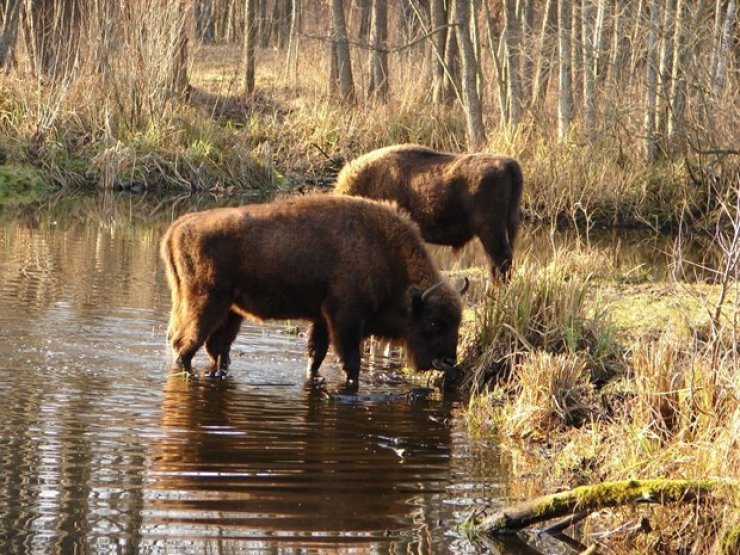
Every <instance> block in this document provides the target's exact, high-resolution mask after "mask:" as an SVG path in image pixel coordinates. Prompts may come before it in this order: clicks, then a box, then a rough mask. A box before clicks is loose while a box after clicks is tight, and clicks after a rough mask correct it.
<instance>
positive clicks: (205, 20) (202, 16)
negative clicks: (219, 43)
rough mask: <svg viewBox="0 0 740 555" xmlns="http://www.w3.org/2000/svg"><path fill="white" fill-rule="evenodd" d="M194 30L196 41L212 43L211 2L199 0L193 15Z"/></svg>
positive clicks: (209, 0)
mask: <svg viewBox="0 0 740 555" xmlns="http://www.w3.org/2000/svg"><path fill="white" fill-rule="evenodd" d="M195 19H196V20H195V28H196V33H197V37H198V40H201V41H203V42H213V1H212V0H200V2H198V5H197V13H196V15H195Z"/></svg>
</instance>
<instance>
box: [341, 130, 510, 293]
mask: <svg viewBox="0 0 740 555" xmlns="http://www.w3.org/2000/svg"><path fill="white" fill-rule="evenodd" d="M522 188H523V177H522V170H521V167H520V165H519V163H518V162H517V161H516V160H515V159H514V158H511V157H509V156H501V155H495V154H482V153H481V154H451V153H447V152H438V151H436V150H432V149H431V148H426V147H424V146H420V145H414V144H404V145H396V146H390V147H387V148H381V149H378V150H374V151H372V152H369V153H367V154H365V155H364V156H360V157H359V158H357V159H355V160H353V161H351V162H349V163H348V164H347V165H345V167H344V168H343V169H342V171H341V172H340V173H339V177H338V179H337V185H336V188H335V192H336V193H337V194H341V195H352V196H360V197H366V198H372V199H378V200H389V201H395V202H396V203H398V205H399V206H400V207H401V208H403V209H404V210H406V211H407V212H408V213H409V214H410V215H411V217H412V218H413V219H414V220H415V221H416V222H417V223H418V224H419V227H420V228H421V233H422V236H423V237H424V239H425V240H426V241H427V242H429V243H436V244H440V245H449V246H452V247H454V248H460V247H462V246H463V245H465V244H466V243H467V242H468V241H470V240H471V239H472V238H473V236H477V237H478V238H479V239H480V241H481V243H482V244H483V248H484V249H485V251H486V254H487V255H488V258H489V259H490V262H491V273H492V275H493V277H494V278H499V277H502V278H505V277H506V276H507V275H508V273H509V270H510V268H511V264H512V259H513V251H514V242H515V241H516V236H517V231H518V229H519V203H520V201H521V196H522Z"/></svg>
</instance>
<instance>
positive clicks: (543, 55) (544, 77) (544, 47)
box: [532, 0, 558, 105]
mask: <svg viewBox="0 0 740 555" xmlns="http://www.w3.org/2000/svg"><path fill="white" fill-rule="evenodd" d="M557 17H558V13H557V6H556V4H555V0H545V6H544V13H543V15H542V29H541V30H540V38H539V44H538V46H539V52H538V54H537V59H536V60H535V69H534V82H533V83H532V104H533V105H535V104H538V103H541V102H542V100H544V95H545V94H546V92H547V81H548V79H549V76H550V66H551V65H552V55H553V50H554V48H555V43H554V41H553V32H554V29H555V28H556V25H557Z"/></svg>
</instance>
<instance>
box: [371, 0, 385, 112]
mask: <svg viewBox="0 0 740 555" xmlns="http://www.w3.org/2000/svg"><path fill="white" fill-rule="evenodd" d="M370 43H371V44H372V47H373V49H372V50H371V51H370V84H369V90H368V94H369V95H370V96H375V97H376V98H378V99H379V100H382V101H383V102H386V101H387V100H388V88H389V87H388V44H387V43H388V0H373V10H372V22H371V24H370Z"/></svg>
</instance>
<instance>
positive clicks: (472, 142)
mask: <svg viewBox="0 0 740 555" xmlns="http://www.w3.org/2000/svg"><path fill="white" fill-rule="evenodd" d="M455 15H456V19H457V24H458V30H459V34H458V38H459V40H460V47H461V48H460V49H461V50H462V65H463V96H464V98H465V103H466V106H465V108H466V110H465V112H466V115H467V122H468V144H469V147H470V149H471V150H473V151H479V150H481V149H482V148H483V147H484V146H485V144H486V132H485V130H484V128H483V111H482V109H481V103H480V98H479V97H478V89H477V87H476V77H477V74H478V69H477V64H476V62H475V48H474V47H473V42H472V41H471V40H470V4H469V2H468V0H455Z"/></svg>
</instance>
